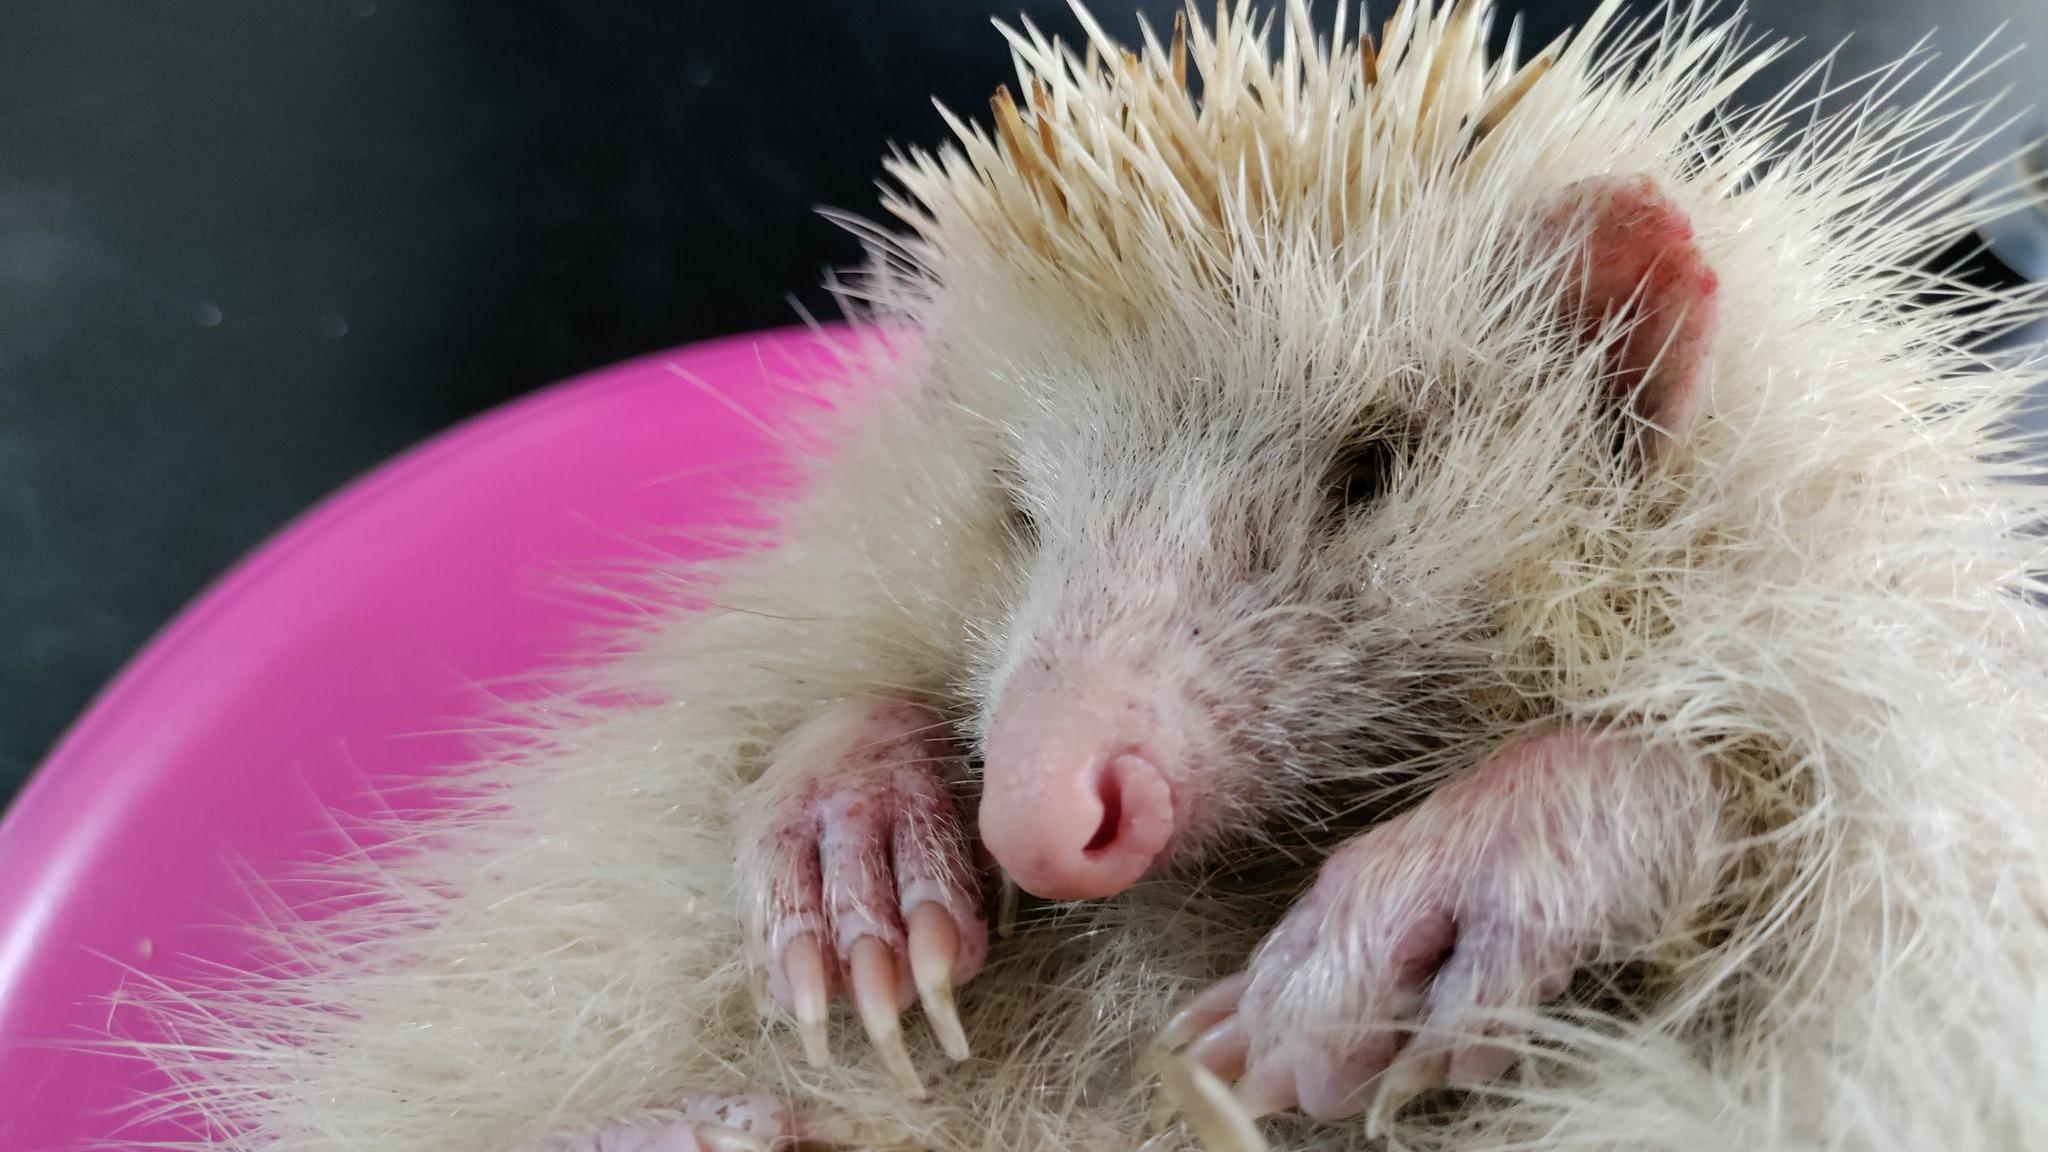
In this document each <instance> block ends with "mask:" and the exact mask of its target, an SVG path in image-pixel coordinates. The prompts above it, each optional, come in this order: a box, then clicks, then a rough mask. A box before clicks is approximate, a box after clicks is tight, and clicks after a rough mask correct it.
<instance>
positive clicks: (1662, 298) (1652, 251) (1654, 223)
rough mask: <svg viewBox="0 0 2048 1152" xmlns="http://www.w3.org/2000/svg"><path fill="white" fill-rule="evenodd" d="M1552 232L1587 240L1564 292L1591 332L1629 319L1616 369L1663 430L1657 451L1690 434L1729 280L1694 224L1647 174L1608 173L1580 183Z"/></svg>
mask: <svg viewBox="0 0 2048 1152" xmlns="http://www.w3.org/2000/svg"><path fill="white" fill-rule="evenodd" d="M1545 228H1546V229H1547V230H1553V231H1563V230H1572V231H1573V232H1574V233H1575V234H1578V235H1583V236H1584V237H1585V240H1584V244H1585V248H1584V251H1583V253H1582V254H1581V256H1580V258H1579V259H1578V260H1576V261H1574V262H1572V263H1570V264H1568V265H1567V266H1566V267H1567V276H1568V278H1569V279H1568V281H1567V283H1566V285H1565V289H1564V291H1565V300H1566V304H1565V307H1566V308H1567V309H1569V310H1570V314H1571V317H1572V318H1573V320H1574V321H1575V322H1576V323H1578V324H1579V326H1580V329H1581V331H1583V332H1584V333H1585V335H1586V338H1587V339H1593V338H1594V337H1596V336H1598V335H1599V333H1600V332H1601V330H1602V329H1603V327H1604V326H1605V325H1606V324H1607V323H1608V322H1609V321H1610V320H1619V321H1620V322H1622V323H1624V324H1626V325H1628V329H1629V330H1628V333H1627V335H1626V336H1624V337H1623V338H1622V339H1621V340H1620V341H1619V342H1618V343H1617V344H1616V345H1615V347H1614V348H1613V349H1612V350H1611V352H1610V356H1611V367H1612V369H1613V374H1614V379H1615V381H1616V390H1617V393H1618V394H1619V395H1621V396H1626V397H1628V398H1629V399H1630V400H1631V402H1632V403H1633V404H1634V405H1635V411H1636V415H1638V416H1640V417H1642V418H1643V419H1644V420H1645V421H1647V422H1649V423H1650V424H1651V425H1653V426H1655V427H1656V428H1657V429H1658V430H1659V433H1661V434H1652V436H1651V437H1650V438H1649V440H1648V441H1647V444H1648V446H1649V447H1650V448H1651V450H1652V452H1653V454H1654V453H1655V452H1656V451H1657V450H1659V449H1661V448H1662V447H1665V446H1668V445H1669V443H1670V442H1671V441H1672V440H1676V439H1678V438H1680V437H1683V436H1684V435H1685V434H1686V431H1687V430H1688V429H1689V428H1690V427H1691V424H1692V421H1693V418H1694V416H1695V415H1697V413H1698V410H1699V406H1700V400H1701V398H1702V393H1703V392H1704V391H1705V390H1706V374H1707V351H1708V349H1709V347H1710V346H1711V344H1712V342H1713V336H1714V325H1715V313H1716V311H1717V303H1718V297H1719V293H1720V281H1719V279H1718V278H1717V277H1716V276H1715V275H1714V270H1713V269H1711V268H1709V267H1707V263H1706V260H1705V259H1704V258H1703V257H1702V256H1701V255H1700V250H1699V245H1698V244H1696V243H1695V242H1694V240H1693V234H1692V221H1691V220H1689V219H1687V217H1686V215H1685V212H1684V211H1683V210H1682V209H1680V208H1679V207H1678V205H1677V204H1675V203H1673V202H1672V200H1671V199H1670V197H1668V196H1666V195H1664V193H1663V192H1662V191H1661V190H1660V189H1659V188H1658V187H1657V185H1656V183H1655V182H1654V181H1652V180H1651V179H1650V178H1649V177H1647V176H1638V177H1634V178H1626V177H1600V178H1596V179H1592V180H1585V181H1581V182H1580V183H1578V184H1575V185H1573V186H1572V187H1571V189H1570V190H1569V191H1568V192H1567V193H1566V196H1565V198H1564V200H1563V201H1562V202H1561V203H1560V204H1559V205H1558V206H1557V207H1556V208H1554V209H1552V210H1551V212H1550V214H1549V216H1548V217H1547V220H1546V223H1545Z"/></svg>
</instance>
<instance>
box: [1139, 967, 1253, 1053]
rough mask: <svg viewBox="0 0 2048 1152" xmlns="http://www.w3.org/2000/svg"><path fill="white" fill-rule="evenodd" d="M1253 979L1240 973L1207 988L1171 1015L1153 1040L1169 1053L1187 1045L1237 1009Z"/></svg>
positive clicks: (1246, 974) (1250, 975) (1247, 974)
mask: <svg viewBox="0 0 2048 1152" xmlns="http://www.w3.org/2000/svg"><path fill="white" fill-rule="evenodd" d="M1251 982H1252V974H1251V973H1249V972H1239V973H1238V974H1237V975H1235V976H1232V977H1230V978H1229V979H1227V980H1220V981H1218V982H1216V983H1214V984H1211V985H1209V986H1208V987H1207V988H1204V989H1203V990H1202V991H1201V992H1200V993H1198V994H1197V995H1196V996H1195V998H1194V999H1192V1000H1190V1001H1188V1002H1187V1003H1186V1004H1185V1005H1183V1006H1182V1007H1181V1009H1180V1011H1178V1012H1175V1013H1174V1014H1173V1015H1172V1016H1171V1017H1168V1018H1167V1021H1166V1027H1164V1028H1161V1029H1160V1030H1159V1039H1157V1040H1155V1041H1153V1043H1155V1044H1157V1045H1159V1046H1160V1047H1161V1048H1164V1049H1166V1050H1167V1051H1168V1052H1178V1051H1180V1050H1181V1049H1182V1048H1185V1047H1187V1046H1188V1044H1189V1043H1190V1042H1192V1041H1193V1040H1194V1039H1195V1037H1197V1036H1200V1035H1201V1034H1202V1033H1204V1032H1207V1031H1208V1030H1209V1029H1211V1028H1213V1027H1215V1026H1216V1024H1217V1023H1219V1022H1220V1021H1221V1020H1222V1019H1223V1018H1224V1017H1225V1016H1228V1015H1230V1014H1231V1013H1232V1012H1235V1011H1237V1002H1238V1001H1239V1000H1242V999H1243V998H1244V990H1245V989H1246V988H1247V987H1249V986H1250V985H1251Z"/></svg>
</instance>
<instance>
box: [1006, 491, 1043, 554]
mask: <svg viewBox="0 0 2048 1152" xmlns="http://www.w3.org/2000/svg"><path fill="white" fill-rule="evenodd" d="M1009 503H1010V514H1009V525H1010V535H1011V536H1013V537H1015V538H1016V539H1017V541H1018V542H1019V543H1021V544H1025V545H1032V544H1036V543H1038V517H1036V516H1033V515H1032V514H1031V509H1029V508H1026V507H1025V506H1024V501H1023V500H1021V499H1019V498H1018V497H1017V496H1016V495H1014V494H1013V495H1011V497H1010V501H1009Z"/></svg>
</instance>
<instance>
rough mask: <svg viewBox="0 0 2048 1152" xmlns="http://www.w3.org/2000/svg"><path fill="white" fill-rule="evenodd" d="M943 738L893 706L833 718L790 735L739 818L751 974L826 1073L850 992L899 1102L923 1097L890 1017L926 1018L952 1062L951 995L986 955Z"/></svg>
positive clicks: (957, 1046) (939, 729)
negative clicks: (835, 1018)
mask: <svg viewBox="0 0 2048 1152" xmlns="http://www.w3.org/2000/svg"><path fill="white" fill-rule="evenodd" d="M952 758H953V753H952V750H951V748H950V742H949V737H948V731H947V727H946V724H945V722H944V721H943V720H942V719H941V718H940V717H939V716H937V715H935V714H934V713H932V712H930V711H927V710H926V709H923V708H918V707H915V706H912V705H908V704H902V703H895V702H882V703H872V702H869V703H849V704H843V705H840V706H838V707H836V708H833V709H832V710H830V711H828V712H826V713H825V714H824V715H821V716H819V717H818V718H816V719H815V720H813V721H811V722H810V723H809V724H806V725H805V726H804V727H803V728H802V729H800V730H798V731H797V732H796V733H795V734H794V735H793V736H792V737H791V738H790V740H789V741H788V742H787V743H786V744H785V745H784V747H783V748H782V750H781V751H780V752H779V753H778V754H777V756H776V759H775V762H774V764H773V765H772V766H771V767H770V768H769V770H768V772H767V773H766V774H765V775H764V776H763V777H762V779H761V780H760V781H759V782H758V783H757V784H755V785H754V786H752V787H751V788H749V789H748V791H747V793H746V794H745V796H744V798H743V800H742V802H741V807H740V811H739V813H738V819H737V824H738V829H737V830H738V833H739V878H740V885H741V893H740V896H741V902H742V904H741V906H742V915H743V916H744V917H745V920H746V924H745V927H746V940H747V952H748V960H749V962H750V964H752V966H753V967H754V970H755V972H756V973H757V974H759V975H760V976H761V977H763V978H765V983H766V988H767V992H768V994H769V995H771V996H772V997H773V998H774V1000H775V1002H776V1003H778V1004H780V1005H781V1006H782V1007H783V1008H785V1009H787V1010H788V1011H790V1012H791V1013H792V1014H794V1015H795V1017H796V1020H797V1027H798V1029H799V1031H800V1032H801V1034H802V1036H803V1041H804V1050H805V1053H806V1055H807V1056H808V1057H809V1058H810V1059H811V1061H812V1062H813V1063H816V1064H823V1063H826V1062H827V1061H829V1060H830V1058H831V1057H830V1051H829V1048H828V1046H827V1042H826V1036H825V1015H826V1006H827V1001H828V1000H829V998H830V997H831V996H832V995H833V994H834V992H835V991H838V990H845V991H846V992H847V993H848V995H849V998H850V999H851V1000H852V1002H853V1005H854V1008H855V1009H856V1010H857V1011H858V1012H859V1014H860V1018H861V1022H862V1024H863V1025H864V1026H865V1027H866V1029H867V1033H868V1037H869V1038H870V1039H871V1040H872V1041H873V1043H874V1046H875V1050H876V1052H877V1053H879V1054H880V1055H881V1057H882V1059H883V1061H884V1062H885V1063H886V1064H887V1065H888V1067H889V1070H890V1072H891V1073H892V1074H894V1075H895V1076H896V1077H897V1079H898V1080H899V1081H901V1082H902V1084H903V1086H904V1088H905V1090H906V1091H908V1092H910V1093H911V1094H913V1095H920V1094H922V1088H921V1087H920V1085H919V1083H918V1079H917V1072H916V1070H915V1069H914V1068H913V1067H912V1064H911V1060H910V1054H909V1052H908V1050H907V1049H906V1047H905V1045H904V1043H903V1035H902V1031H901V1029H900V1026H899V1024H898V1015H899V1014H900V1013H901V1012H902V1010H903V1009H904V1008H906V1007H908V1006H909V1004H910V1001H911V999H912V997H913V996H915V997H916V998H918V999H920V1000H922V1001H923V1003H924V1009H925V1018H926V1019H927V1020H929V1021H930V1022H931V1026H932V1030H933V1031H934V1032H935V1033H936V1034H937V1035H938V1038H939V1043H940V1045H941V1046H942V1047H943V1048H944V1049H945V1051H946V1053H947V1055H949V1056H951V1057H953V1058H954V1059H955V1060H961V1059H965V1058H966V1056H967V1037H966V1035H965V1033H964V1032H963V1031H962V1030H961V1027H960V1019H959V1016H958V1014H957V1013H956V1012H955V1011H954V1008H953V1000H952V994H953V991H952V990H953V988H954V987H955V986H956V985H958V984H960V983H962V982H963V981H965V980H967V979H968V978H970V977H972V976H973V975H974V974H975V973H976V972H977V971H979V970H980V968H981V965H982V961H983V960H984V959H985V958H986V956H987V954H988V925H987V922H986V921H985V920H984V919H983V917H982V912H981V882H980V878H979V876H978V874H977V873H976V871H975V869H974V867H973V865H972V863H971V861H970V859H969V848H968V840H967V835H966V832H965V829H964V828H963V827H962V824H961V821H960V817H959V814H958V812H957V810H956V808H955V806H954V804H953V800H952V797H951V796H950V795H949V794H948V792H947V788H946V782H945V780H944V778H943V776H942V768H943V766H944V765H945V764H946V763H947V762H948V761H949V760H950V759H952Z"/></svg>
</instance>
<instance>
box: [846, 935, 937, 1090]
mask: <svg viewBox="0 0 2048 1152" xmlns="http://www.w3.org/2000/svg"><path fill="white" fill-rule="evenodd" d="M848 967H849V968H850V969H851V970H852V972H851V981H850V982H851V984H852V985H853V1007H854V1010H855V1011H857V1012H859V1013H860V1022H861V1025H862V1027H865V1028H866V1029H867V1032H868V1041H869V1042H870V1043H872V1044H873V1045H874V1046H875V1054H876V1055H878V1056H880V1057H881V1058H882V1066H883V1067H885V1068H887V1069H888V1070H889V1074H890V1075H891V1076H894V1077H895V1078H896V1082H897V1083H898V1084H899V1085H901V1086H902V1088H903V1092H904V1094H905V1095H907V1096H909V1097H910V1098H911V1099H912V1100H922V1099H924V1082H923V1081H921V1080H919V1079H918V1078H917V1067H916V1065H914V1064H912V1063H911V1062H910V1049H909V1048H908V1047H906V1046H905V1045H904V1043H903V1025H902V1022H901V1020H900V1019H899V1018H898V1016H897V1012H896V987H897V984H896V957H895V955H894V954H893V953H891V952H890V951H889V946H888V945H887V944H884V943H883V942H882V941H880V940H877V939H876V938H874V937H873V936H863V937H861V938H860V939H859V940H856V941H854V944H853V956H852V958H851V963H849V964H848Z"/></svg>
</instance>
